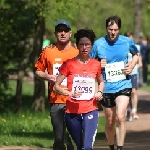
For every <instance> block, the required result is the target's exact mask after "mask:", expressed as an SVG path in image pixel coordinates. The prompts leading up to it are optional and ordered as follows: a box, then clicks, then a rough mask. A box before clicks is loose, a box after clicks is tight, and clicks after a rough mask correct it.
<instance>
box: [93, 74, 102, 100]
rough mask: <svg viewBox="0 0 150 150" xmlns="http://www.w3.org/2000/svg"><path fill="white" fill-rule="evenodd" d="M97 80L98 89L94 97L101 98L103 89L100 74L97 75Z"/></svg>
mask: <svg viewBox="0 0 150 150" xmlns="http://www.w3.org/2000/svg"><path fill="white" fill-rule="evenodd" d="M97 82H98V91H97V93H95V97H96V99H97V100H101V99H102V98H103V90H104V81H103V76H102V74H101V75H100V76H99V77H97Z"/></svg>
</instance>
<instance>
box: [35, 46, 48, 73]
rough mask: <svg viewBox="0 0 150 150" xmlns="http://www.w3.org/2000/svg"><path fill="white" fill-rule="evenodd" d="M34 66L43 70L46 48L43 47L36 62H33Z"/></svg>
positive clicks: (45, 65)
mask: <svg viewBox="0 0 150 150" xmlns="http://www.w3.org/2000/svg"><path fill="white" fill-rule="evenodd" d="M35 68H37V69H38V70H40V71H43V72H44V71H45V70H46V68H47V57H46V50H45V49H44V50H43V51H42V53H41V54H40V56H39V58H38V60H37V62H36V63H35Z"/></svg>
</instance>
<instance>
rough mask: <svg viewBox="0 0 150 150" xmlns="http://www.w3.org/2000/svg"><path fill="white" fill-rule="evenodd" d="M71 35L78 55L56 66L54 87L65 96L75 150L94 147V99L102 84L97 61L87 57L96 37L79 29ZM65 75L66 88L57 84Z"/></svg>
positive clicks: (101, 93) (97, 99)
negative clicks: (96, 86) (96, 88)
mask: <svg viewBox="0 0 150 150" xmlns="http://www.w3.org/2000/svg"><path fill="white" fill-rule="evenodd" d="M74 37H75V39H76V45H77V47H78V49H79V55H78V56H76V57H75V58H72V59H69V60H67V61H66V62H64V63H63V65H62V66H61V67H60V68H59V72H60V74H59V75H58V77H57V79H56V82H55V86H54V90H55V91H56V92H58V93H60V94H63V95H67V96H68V98H67V102H66V115H65V120H66V126H67V129H68V131H69V133H70V135H71V136H72V139H73V140H74V142H75V144H76V146H77V150H83V149H84V150H93V144H94V141H95V136H96V132H97V126H98V105H97V101H100V100H101V99H102V95H103V88H104V83H103V78H102V75H101V66H100V63H99V62H98V61H97V60H95V59H92V58H90V57H89V53H90V50H91V48H92V45H93V43H94V40H95V34H94V32H93V31H92V30H88V29H80V30H78V31H77V33H76V34H75V35H74ZM65 78H67V88H68V89H63V88H62V87H61V86H60V84H61V83H63V81H64V79H65ZM95 79H97V81H98V91H95V83H96V82H95ZM95 92H96V93H95Z"/></svg>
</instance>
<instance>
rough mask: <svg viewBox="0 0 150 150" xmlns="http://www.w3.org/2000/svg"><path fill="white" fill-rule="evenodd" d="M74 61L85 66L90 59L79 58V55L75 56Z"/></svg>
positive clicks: (87, 57)
mask: <svg viewBox="0 0 150 150" xmlns="http://www.w3.org/2000/svg"><path fill="white" fill-rule="evenodd" d="M76 59H77V60H78V61H79V62H80V63H82V64H87V63H88V62H89V60H90V57H89V56H86V57H82V56H80V55H77V56H76Z"/></svg>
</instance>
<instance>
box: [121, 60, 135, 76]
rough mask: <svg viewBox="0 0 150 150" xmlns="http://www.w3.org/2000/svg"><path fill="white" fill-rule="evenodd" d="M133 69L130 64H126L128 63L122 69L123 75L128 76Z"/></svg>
mask: <svg viewBox="0 0 150 150" xmlns="http://www.w3.org/2000/svg"><path fill="white" fill-rule="evenodd" d="M133 68H134V67H133V66H132V64H131V62H128V63H127V64H126V66H125V68H123V69H122V72H123V73H124V74H126V75H128V74H130V73H131V72H132V70H133Z"/></svg>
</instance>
